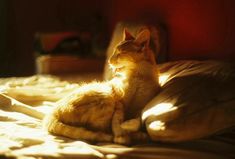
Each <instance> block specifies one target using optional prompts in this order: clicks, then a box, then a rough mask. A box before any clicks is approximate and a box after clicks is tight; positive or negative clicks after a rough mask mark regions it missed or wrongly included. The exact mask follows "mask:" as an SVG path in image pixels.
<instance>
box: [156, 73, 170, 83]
mask: <svg viewBox="0 0 235 159" xmlns="http://www.w3.org/2000/svg"><path fill="white" fill-rule="evenodd" d="M169 76H170V75H168V74H162V75H160V76H159V80H158V81H159V84H160V86H163V85H164V84H165V83H166V82H167V80H168V79H169Z"/></svg>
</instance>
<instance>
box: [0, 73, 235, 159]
mask: <svg viewBox="0 0 235 159" xmlns="http://www.w3.org/2000/svg"><path fill="white" fill-rule="evenodd" d="M80 78H82V77H80ZM77 87H79V85H78V84H76V83H70V82H67V81H62V80H60V79H59V78H58V77H55V76H42V75H41V76H39V75H37V76H32V77H22V78H19V77H18V78H2V79H0V92H1V93H0V157H5V158H8V157H9V158H10V157H13V158H106V159H107V158H108V159H113V158H135V159H138V158H146V159H148V158H149V159H152V158H164V159H173V158H174V159H177V158H180V159H184V158H185V159H186V158H187V159H188V158H190V159H194V158H195V159H198V158H205V159H223V158H234V157H235V151H234V150H235V145H234V142H233V143H231V139H230V136H231V135H234V134H231V132H230V134H226V135H224V136H212V137H210V138H206V139H200V140H194V141H190V142H183V143H177V144H164V143H158V142H152V143H149V144H138V145H132V146H123V145H117V144H113V143H98V144H96V145H92V144H89V143H86V142H84V141H78V140H71V139H68V138H65V137H60V136H54V135H51V134H49V133H48V132H47V131H45V130H43V128H42V119H43V117H44V116H45V115H46V113H49V112H50V111H51V109H52V108H53V105H54V103H55V102H56V101H57V100H58V99H60V98H62V97H63V96H65V95H67V94H68V93H69V92H71V91H73V90H74V89H76V88H77ZM19 106H20V107H19Z"/></svg>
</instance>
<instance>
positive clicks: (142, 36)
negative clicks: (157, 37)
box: [135, 28, 150, 47]
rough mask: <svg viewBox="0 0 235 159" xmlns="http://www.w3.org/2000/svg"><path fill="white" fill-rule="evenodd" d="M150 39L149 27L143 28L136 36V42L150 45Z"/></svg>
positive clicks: (145, 45)
mask: <svg viewBox="0 0 235 159" xmlns="http://www.w3.org/2000/svg"><path fill="white" fill-rule="evenodd" d="M149 41H150V31H149V29H147V28H144V29H141V30H140V32H139V33H138V35H137V36H136V39H135V43H137V44H139V45H143V44H144V47H148V45H149Z"/></svg>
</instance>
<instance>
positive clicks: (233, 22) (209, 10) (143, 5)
mask: <svg viewBox="0 0 235 159" xmlns="http://www.w3.org/2000/svg"><path fill="white" fill-rule="evenodd" d="M113 6H115V7H113V17H112V18H111V22H110V25H111V26H112V27H113V25H115V23H116V22H117V21H119V20H123V19H126V20H139V19H147V20H149V21H155V22H158V21H160V22H162V23H164V24H165V25H166V27H167V31H168V36H169V37H168V40H169V55H170V59H174V60H175V59H188V58H203V59H204V58H219V59H220V58H223V59H230V58H231V57H234V56H235V45H234V42H235V1H234V0H145V1H136V0H128V2H127V1H126V0H115V1H114V5H113Z"/></svg>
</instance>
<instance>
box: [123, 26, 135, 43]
mask: <svg viewBox="0 0 235 159" xmlns="http://www.w3.org/2000/svg"><path fill="white" fill-rule="evenodd" d="M134 39H135V38H134V37H133V36H132V35H131V33H130V32H129V31H128V30H127V29H126V28H124V31H123V40H124V41H126V40H134Z"/></svg>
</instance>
